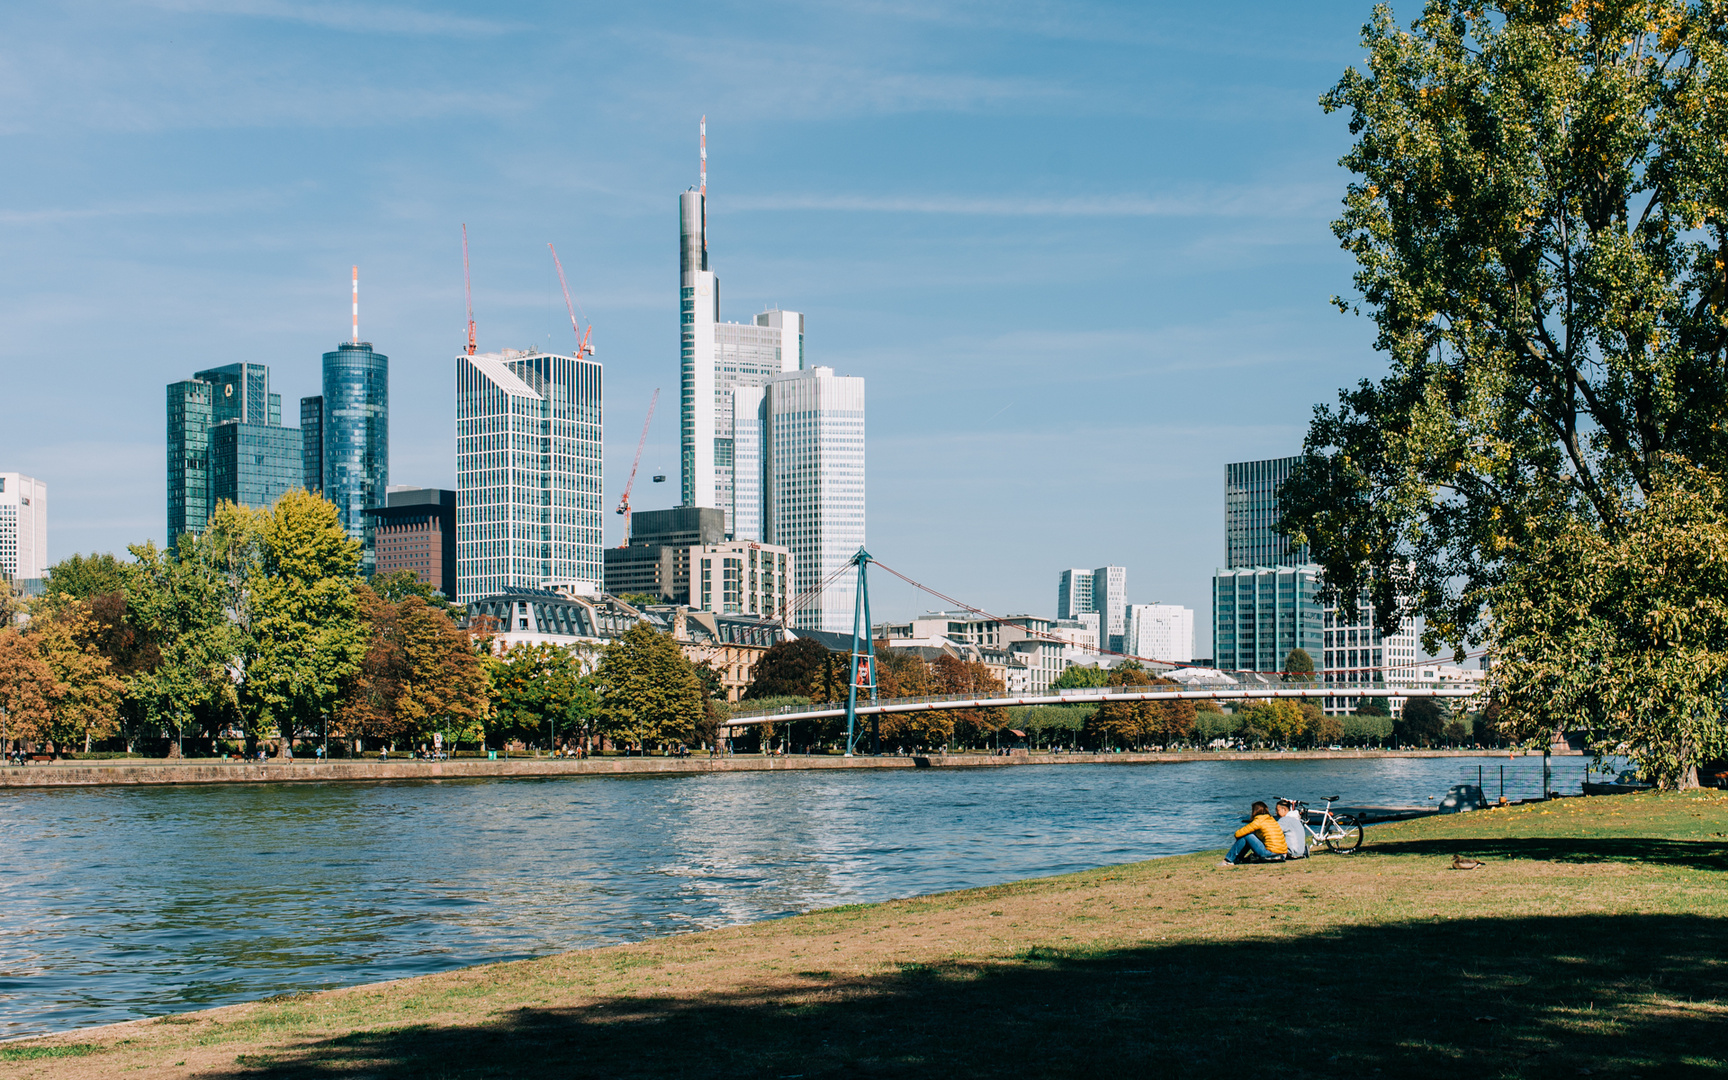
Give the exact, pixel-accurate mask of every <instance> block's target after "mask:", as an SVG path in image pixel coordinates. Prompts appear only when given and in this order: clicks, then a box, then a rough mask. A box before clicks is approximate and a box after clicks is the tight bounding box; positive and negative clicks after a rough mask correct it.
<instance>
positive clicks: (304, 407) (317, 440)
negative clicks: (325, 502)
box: [300, 395, 324, 494]
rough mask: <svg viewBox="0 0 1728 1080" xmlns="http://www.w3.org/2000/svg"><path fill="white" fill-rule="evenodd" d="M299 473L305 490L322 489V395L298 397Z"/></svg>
mask: <svg viewBox="0 0 1728 1080" xmlns="http://www.w3.org/2000/svg"><path fill="white" fill-rule="evenodd" d="M300 475H301V482H302V483H303V484H305V485H306V490H307V491H310V492H313V493H314V494H316V493H318V492H320V491H323V490H324V397H323V395H319V396H318V397H303V398H301V399H300Z"/></svg>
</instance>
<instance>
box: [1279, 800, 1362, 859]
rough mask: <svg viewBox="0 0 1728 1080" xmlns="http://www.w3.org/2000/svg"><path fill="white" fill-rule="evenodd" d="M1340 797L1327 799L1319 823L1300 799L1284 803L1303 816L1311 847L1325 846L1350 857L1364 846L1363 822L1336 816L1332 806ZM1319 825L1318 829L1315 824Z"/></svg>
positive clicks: (1349, 817) (1303, 824)
mask: <svg viewBox="0 0 1728 1080" xmlns="http://www.w3.org/2000/svg"><path fill="white" fill-rule="evenodd" d="M1339 798H1340V796H1337V795H1328V796H1326V797H1325V803H1326V809H1325V810H1323V811H1321V813H1320V815H1319V817H1318V819H1317V822H1316V819H1314V818H1313V816H1312V814H1311V812H1310V811H1309V809H1308V804H1307V803H1305V802H1303V801H1301V800H1300V799H1285V800H1282V801H1284V802H1288V803H1290V804H1291V805H1292V806H1294V807H1296V812H1297V813H1298V814H1301V815H1302V828H1303V829H1304V830H1305V831H1306V832H1307V833H1308V839H1309V846H1310V847H1312V846H1313V845H1315V844H1325V845H1326V850H1328V851H1335V852H1337V853H1338V854H1340V855H1348V854H1349V853H1350V852H1352V851H1355V850H1356V849H1357V848H1359V847H1361V846H1362V822H1361V821H1359V820H1357V819H1356V818H1355V817H1353V816H1351V815H1350V814H1334V813H1333V812H1332V804H1333V803H1335V802H1337V801H1338V800H1339ZM1316 823H1318V824H1319V826H1320V827H1319V828H1318V829H1316V828H1315V827H1314V826H1315V824H1316Z"/></svg>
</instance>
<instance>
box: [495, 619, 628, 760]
mask: <svg viewBox="0 0 1728 1080" xmlns="http://www.w3.org/2000/svg"><path fill="white" fill-rule="evenodd" d="M592 666H593V659H592V657H591V656H590V655H589V654H587V653H586V652H585V651H583V649H582V648H581V647H580V646H559V645H548V644H538V645H517V646H516V647H515V648H513V649H511V650H510V651H509V652H507V653H505V654H504V655H503V656H501V657H499V658H498V659H497V660H496V661H495V662H493V663H492V664H491V665H490V672H489V681H490V685H491V700H492V708H491V712H490V715H489V716H488V719H487V723H486V730H487V734H488V736H492V737H496V738H498V739H500V740H508V739H521V740H522V741H523V742H527V743H535V742H542V741H547V740H551V741H553V742H556V741H557V740H559V739H563V738H568V737H569V736H571V735H573V734H576V733H578V732H580V733H583V734H589V733H591V732H592V729H593V723H594V714H595V711H596V709H597V708H598V706H599V703H600V701H599V695H598V694H597V693H596V692H595V689H594V682H595V679H594V675H593V673H592V672H591V671H590V670H589V669H590V668H591V667H592Z"/></svg>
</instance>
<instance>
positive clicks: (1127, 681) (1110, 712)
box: [1064, 660, 1158, 747]
mask: <svg viewBox="0 0 1728 1080" xmlns="http://www.w3.org/2000/svg"><path fill="white" fill-rule="evenodd" d="M1068 670H1069V671H1073V670H1074V669H1073V668H1069V669H1068ZM1064 674H1066V673H1064ZM1106 678H1107V679H1108V680H1109V681H1108V682H1107V683H1105V685H1106V686H1111V687H1121V688H1122V689H1124V690H1130V691H1132V690H1142V689H1145V690H1149V689H1151V687H1152V676H1150V675H1148V674H1146V671H1145V669H1144V668H1142V667H1141V666H1140V664H1139V662H1138V661H1134V660H1126V661H1123V662H1122V663H1121V664H1118V665H1117V666H1116V667H1114V668H1112V669H1110V672H1109V674H1108V675H1107V676H1106ZM1157 723H1158V706H1157V705H1155V704H1153V703H1152V702H1150V701H1106V702H1103V703H1101V704H1100V705H1099V706H1098V711H1097V712H1095V713H1093V714H1092V720H1091V730H1092V732H1093V734H1094V735H1095V736H1096V737H1097V738H1098V739H1099V740H1100V742H1101V743H1102V744H1103V745H1104V746H1105V747H1109V746H1112V745H1114V744H1116V743H1121V744H1122V745H1124V746H1133V745H1138V744H1139V743H1141V742H1142V741H1144V740H1145V738H1146V737H1147V735H1148V734H1150V732H1151V731H1152V729H1153V728H1154V727H1155V726H1156V725H1157Z"/></svg>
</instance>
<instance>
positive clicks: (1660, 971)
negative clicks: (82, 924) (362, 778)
mask: <svg viewBox="0 0 1728 1080" xmlns="http://www.w3.org/2000/svg"><path fill="white" fill-rule="evenodd" d="M1457 855H1466V856H1469V857H1471V858H1473V859H1477V860H1480V861H1481V862H1482V864H1483V865H1481V866H1480V867H1478V868H1477V869H1474V870H1468V871H1459V870H1453V869H1452V861H1453V858H1454V856H1457ZM1217 858H1218V856H1217V854H1216V853H1213V854H1210V855H1203V856H1183V857H1178V858H1172V859H1162V860H1155V861H1152V862H1146V863H1139V864H1135V865H1131V866H1119V867H1108V868H1104V869H1101V870H1095V871H1088V872H1086V873H1081V874H1073V875H1067V876H1064V877H1058V878H1049V879H1043V880H1036V881H1027V882H1016V883H1012V884H1008V885H1001V886H995V887H992V888H987V889H975V890H968V891H965V892H957V893H949V894H944V895H940V896H933V897H921V898H918V899H914V900H907V901H899V902H894V903H889V904H881V905H873V906H859V905H852V906H848V907H846V908H838V909H834V910H830V911H823V912H817V913H813V914H811V915H807V916H801V917H798V918H793V919H785V920H781V921H778V922H773V923H764V924H758V925H754V926H748V927H738V928H733V929H727V930H720V931H713V932H710V933H704V934H692V935H687V936H684V937H679V938H670V939H664V940H660V941H655V942H649V943H645V944H642V945H637V946H629V947H620V948H615V949H605V950H595V951H590V952H584V953H571V954H565V955H563V956H557V957H550V958H547V959H545V960H539V961H526V962H521V963H513V964H501V965H495V966H491V967H485V968H473V969H468V970H465V971H460V972H451V973H448V974H445V975H438V976H431V977H427V978H424V979H416V980H409V981H405V982H401V983H395V984H386V985H382V986H376V987H359V988H355V989H353V990H348V991H335V992H331V993H326V994H319V995H315V996H312V997H310V998H305V999H300V1000H294V1001H291V1002H290V1001H284V1002H277V1003H259V1004H255V1005H249V1006H239V1007H235V1008H231V1009H222V1010H215V1011H213V1012H209V1013H200V1014H189V1016H190V1017H191V1018H192V1019H193V1020H194V1021H195V1022H193V1023H190V1024H176V1025H172V1026H167V1027H164V1026H160V1025H155V1024H151V1025H146V1026H143V1027H130V1028H125V1029H113V1030H112V1031H111V1032H108V1031H95V1032H84V1033H80V1034H79V1035H78V1036H77V1038H78V1039H79V1040H80V1041H81V1042H82V1043H84V1044H86V1045H87V1044H89V1043H90V1042H91V1041H92V1040H95V1041H96V1042H98V1043H101V1044H102V1045H103V1046H104V1047H105V1048H108V1049H111V1050H112V1051H113V1053H112V1054H111V1055H105V1056H104V1057H103V1058H101V1059H99V1060H95V1061H81V1060H78V1059H69V1060H64V1061H46V1060H45V1061H43V1062H41V1063H40V1064H39V1067H38V1069H37V1070H36V1071H35V1072H33V1073H30V1074H28V1075H32V1076H43V1077H49V1076H55V1077H61V1076H64V1077H84V1076H91V1077H93V1076H103V1075H110V1074H116V1075H117V1074H119V1073H121V1072H122V1071H124V1070H125V1069H128V1068H132V1067H136V1066H150V1067H152V1068H153V1069H157V1070H166V1072H167V1073H168V1074H170V1075H173V1074H175V1073H176V1072H177V1071H184V1072H186V1073H197V1074H198V1075H200V1076H211V1077H224V1076H235V1077H239V1076H250V1077H270V1078H323V1077H338V1076H353V1075H376V1076H385V1075H388V1076H392V1077H396V1076H402V1077H428V1078H431V1077H439V1078H457V1077H462V1078H467V1077H566V1076H607V1077H613V1076H628V1077H637V1076H639V1077H662V1076H672V1077H681V1076H691V1077H695V1076H702V1077H707V1076H728V1077H729V1076H739V1077H760V1076H769V1077H788V1076H800V1077H805V1078H809V1080H814V1078H817V1077H857V1076H902V1075H945V1076H1003V1077H1008V1076H1028V1075H1032V1076H1071V1077H1085V1078H1087V1080H1095V1078H1097V1077H1102V1076H1164V1075H1170V1076H1184V1077H1187V1076H1193V1077H1219V1078H1238V1077H1242V1076H1245V1075H1251V1074H1261V1073H1266V1074H1270V1075H1275V1076H1278V1077H1280V1078H1307V1077H1312V1078H1317V1080H1318V1078H1326V1080H1338V1078H1345V1077H1356V1076H1364V1077H1374V1076H1379V1077H1384V1078H1392V1077H1406V1076H1416V1077H1425V1076H1436V1077H1438V1076H1448V1077H1451V1076H1467V1077H1471V1078H1472V1080H1474V1078H1476V1077H1488V1078H1497V1077H1532V1078H1533V1077H1576V1076H1582V1075H1592V1076H1600V1075H1610V1076H1633V1075H1636V1076H1640V1077H1648V1078H1652V1080H1654V1078H1655V1077H1659V1076H1687V1077H1691V1076H1728V1038H1725V1037H1724V1036H1723V1034H1722V1033H1723V1032H1724V1031H1728V962H1725V961H1724V959H1723V957H1724V955H1725V954H1728V948H1725V947H1724V944H1725V943H1724V941H1723V938H1724V933H1723V931H1724V928H1725V927H1728V921H1725V919H1728V797H1724V796H1723V795H1722V794H1721V793H1714V792H1700V793H1690V794H1686V795H1678V796H1676V795H1649V796H1645V795H1637V796H1617V797H1611V798H1602V799H1591V800H1583V799H1574V800H1565V801H1563V802H1559V803H1554V804H1545V805H1539V806H1530V807H1517V808H1511V809H1505V810H1494V811H1487V812H1481V813H1475V814H1465V815H1458V816H1455V817H1447V818H1434V819H1428V820H1424V821H1417V822H1407V823H1402V824H1398V825H1393V826H1381V827H1376V828H1373V829H1371V830H1370V831H1369V840H1368V844H1367V846H1366V847H1365V848H1364V849H1363V851H1362V852H1361V853H1359V854H1357V855H1353V856H1349V857H1343V856H1335V855H1320V856H1317V857H1315V858H1312V859H1310V860H1307V861H1306V862H1300V863H1292V864H1287V865H1282V866H1259V867H1239V868H1234V869H1221V868H1219V867H1217V866H1216V865H1215V864H1216V862H1217ZM122 1034H124V1035H125V1036H127V1037H128V1039H129V1040H130V1041H129V1042H125V1043H121V1042H119V1041H117V1040H118V1039H119V1038H120V1036H121V1035H122ZM109 1039H113V1040H116V1041H112V1042H109V1041H107V1040H109ZM26 1045H34V1044H26ZM181 1063H185V1064H181ZM1586 1069H1588V1070H1589V1072H1588V1073H1585V1072H1584V1071H1583V1070H1586Z"/></svg>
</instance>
